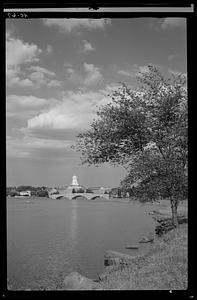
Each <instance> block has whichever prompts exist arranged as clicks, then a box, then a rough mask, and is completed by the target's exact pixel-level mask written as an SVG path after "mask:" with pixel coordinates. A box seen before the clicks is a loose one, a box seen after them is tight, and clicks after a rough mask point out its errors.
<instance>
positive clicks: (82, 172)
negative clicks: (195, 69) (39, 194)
mask: <svg viewBox="0 0 197 300" xmlns="http://www.w3.org/2000/svg"><path fill="white" fill-rule="evenodd" d="M186 38H187V37H186V20H185V18H132V19H131V18H128V19H123V18H122V19H121V18H117V19H114V18H112V19H59V18H58V19H46V18H45V19H7V20H6V153H7V155H6V165H7V168H6V169H7V170H6V173H7V186H19V185H32V186H43V185H45V186H50V187H55V186H65V185H68V184H71V182H72V176H73V175H76V176H77V178H78V182H79V184H81V185H84V186H89V187H90V186H104V187H115V186H118V185H119V183H120V180H122V179H123V178H124V176H125V175H126V173H125V170H124V168H123V167H121V166H120V167H116V168H115V167H112V166H110V165H108V164H104V165H101V166H100V167H94V166H90V167H89V166H86V165H82V164H81V160H80V154H79V153H78V152H76V151H75V150H73V149H72V148H71V145H73V144H75V142H76V135H77V134H78V133H80V132H84V131H85V130H87V129H88V128H89V126H90V124H91V121H92V120H93V119H94V118H95V116H96V110H97V108H98V107H99V106H100V105H105V104H107V103H108V102H110V100H111V98H110V96H109V94H110V93H111V92H112V91H113V90H115V89H117V88H118V87H119V85H120V84H119V82H125V83H126V84H127V85H128V86H129V87H131V88H133V89H135V88H136V79H135V76H136V74H137V73H138V72H139V71H143V70H145V69H146V65H147V64H149V63H152V64H154V65H157V66H158V67H159V68H160V69H161V71H162V72H163V73H164V74H165V75H167V76H170V75H171V74H172V73H177V72H178V73H179V72H181V73H187V42H186Z"/></svg>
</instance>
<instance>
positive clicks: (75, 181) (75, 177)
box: [72, 175, 79, 186]
mask: <svg viewBox="0 0 197 300" xmlns="http://www.w3.org/2000/svg"><path fill="white" fill-rule="evenodd" d="M72 185H75V186H76V185H79V184H78V182H77V176H75V175H74V176H73V180H72Z"/></svg>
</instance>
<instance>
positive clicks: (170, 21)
mask: <svg viewBox="0 0 197 300" xmlns="http://www.w3.org/2000/svg"><path fill="white" fill-rule="evenodd" d="M176 27H183V28H185V27H186V19H185V18H165V19H164V21H163V22H162V23H161V28H162V29H164V30H167V29H173V28H176Z"/></svg>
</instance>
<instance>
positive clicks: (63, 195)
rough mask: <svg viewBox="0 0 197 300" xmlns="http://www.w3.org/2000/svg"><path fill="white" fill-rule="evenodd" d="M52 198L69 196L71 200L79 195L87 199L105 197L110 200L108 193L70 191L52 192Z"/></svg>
mask: <svg viewBox="0 0 197 300" xmlns="http://www.w3.org/2000/svg"><path fill="white" fill-rule="evenodd" d="M49 197H50V198H51V199H61V198H67V199H69V200H73V199H76V198H78V197H84V198H86V199H87V200H95V199H96V198H98V197H99V198H105V199H106V200H109V195H108V194H93V193H69V194H52V195H49Z"/></svg>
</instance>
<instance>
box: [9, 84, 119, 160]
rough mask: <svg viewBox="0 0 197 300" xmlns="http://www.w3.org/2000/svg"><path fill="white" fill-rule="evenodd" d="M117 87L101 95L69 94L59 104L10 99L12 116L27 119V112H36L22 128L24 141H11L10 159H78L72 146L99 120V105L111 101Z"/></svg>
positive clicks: (40, 99) (56, 102)
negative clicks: (79, 134)
mask: <svg viewBox="0 0 197 300" xmlns="http://www.w3.org/2000/svg"><path fill="white" fill-rule="evenodd" d="M115 87H116V86H115V84H112V85H108V86H106V88H105V89H103V90H99V91H98V92H93V91H88V92H87V91H86V92H79V91H78V92H73V91H66V92H64V93H62V98H61V99H59V100H57V99H44V98H36V97H34V96H31V97H29V98H28V96H17V95H10V96H8V101H7V103H8V106H7V109H8V110H9V112H13V113H14V112H15V113H17V112H18V113H22V114H23V115H26V116H27V112H28V113H29V111H33V114H32V115H30V116H29V118H28V119H27V120H26V124H27V126H26V127H23V128H20V130H19V131H20V137H8V140H7V155H8V156H14V157H16V156H17V157H31V158H33V157H34V158H41V157H43V158H50V157H51V158H53V159H56V158H57V156H59V157H64V158H65V157H68V156H71V157H72V156H74V154H73V152H72V151H71V149H70V145H71V144H73V142H74V139H75V137H76V135H77V134H78V133H79V132H81V131H83V130H86V129H88V127H89V124H90V122H91V121H92V120H93V119H94V118H96V110H97V105H102V104H107V103H108V102H110V101H111V98H109V97H108V94H109V92H111V91H112V90H113V89H114V88H115ZM22 126H25V125H22ZM21 136H22V137H21ZM69 151H70V152H69Z"/></svg>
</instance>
